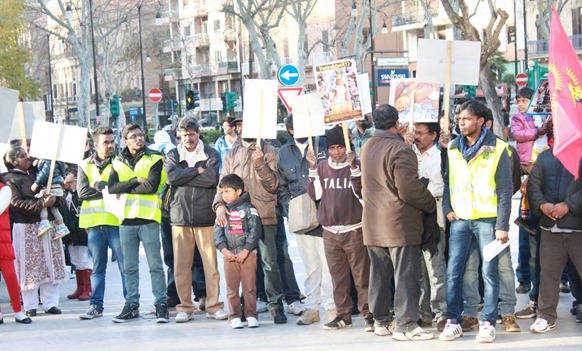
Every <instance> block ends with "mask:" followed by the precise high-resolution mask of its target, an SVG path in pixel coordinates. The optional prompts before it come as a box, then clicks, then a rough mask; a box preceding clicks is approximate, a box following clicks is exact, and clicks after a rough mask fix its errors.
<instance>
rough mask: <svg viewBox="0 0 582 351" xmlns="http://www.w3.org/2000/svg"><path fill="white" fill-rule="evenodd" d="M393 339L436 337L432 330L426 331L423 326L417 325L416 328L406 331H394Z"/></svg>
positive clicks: (417, 339)
mask: <svg viewBox="0 0 582 351" xmlns="http://www.w3.org/2000/svg"><path fill="white" fill-rule="evenodd" d="M392 339H394V340H398V341H422V340H431V339H434V334H433V333H432V332H430V331H426V330H424V329H422V328H421V327H416V329H414V330H409V331H407V332H404V333H399V332H394V334H392Z"/></svg>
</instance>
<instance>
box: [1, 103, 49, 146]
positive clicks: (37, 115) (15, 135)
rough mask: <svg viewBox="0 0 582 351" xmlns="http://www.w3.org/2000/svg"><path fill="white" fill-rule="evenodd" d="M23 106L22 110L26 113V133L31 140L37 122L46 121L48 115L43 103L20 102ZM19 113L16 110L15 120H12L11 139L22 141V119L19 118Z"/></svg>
mask: <svg viewBox="0 0 582 351" xmlns="http://www.w3.org/2000/svg"><path fill="white" fill-rule="evenodd" d="M19 104H22V109H23V111H24V129H25V132H26V137H27V138H30V135H31V134H32V129H33V127H34V122H35V121H44V120H45V119H46V114H45V111H44V102H42V101H25V102H19ZM18 114H19V112H18V109H16V113H15V114H14V119H13V120H12V129H11V131H10V139H21V137H22V135H24V134H23V133H22V131H21V130H20V128H21V125H22V124H21V122H20V118H19V116H18Z"/></svg>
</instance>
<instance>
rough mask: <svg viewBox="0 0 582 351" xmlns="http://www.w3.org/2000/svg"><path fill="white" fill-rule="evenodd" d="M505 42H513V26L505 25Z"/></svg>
mask: <svg viewBox="0 0 582 351" xmlns="http://www.w3.org/2000/svg"><path fill="white" fill-rule="evenodd" d="M507 43H508V44H510V43H515V26H507Z"/></svg>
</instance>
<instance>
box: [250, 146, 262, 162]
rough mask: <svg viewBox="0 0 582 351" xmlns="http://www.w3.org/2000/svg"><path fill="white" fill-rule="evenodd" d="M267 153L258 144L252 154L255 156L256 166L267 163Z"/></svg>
mask: <svg viewBox="0 0 582 351" xmlns="http://www.w3.org/2000/svg"><path fill="white" fill-rule="evenodd" d="M264 157H265V154H264V153H263V150H261V147H260V146H259V145H257V147H256V148H255V151H253V154H252V158H253V164H254V165H255V167H260V166H262V165H263V163H265V158H264Z"/></svg>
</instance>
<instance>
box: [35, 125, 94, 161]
mask: <svg viewBox="0 0 582 351" xmlns="http://www.w3.org/2000/svg"><path fill="white" fill-rule="evenodd" d="M86 141H87V128H81V127H77V126H69V125H64V124H57V123H50V122H43V121H36V122H34V128H33V130H32V139H31V142H30V156H33V157H36V158H44V159H47V160H56V161H62V162H66V163H76V164H79V163H81V161H83V153H84V152H85V142H86Z"/></svg>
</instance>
